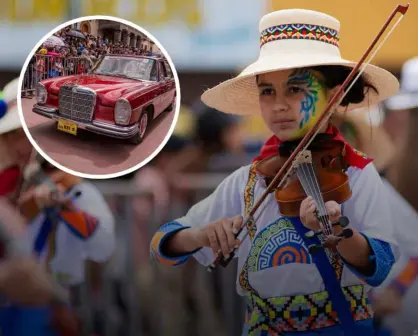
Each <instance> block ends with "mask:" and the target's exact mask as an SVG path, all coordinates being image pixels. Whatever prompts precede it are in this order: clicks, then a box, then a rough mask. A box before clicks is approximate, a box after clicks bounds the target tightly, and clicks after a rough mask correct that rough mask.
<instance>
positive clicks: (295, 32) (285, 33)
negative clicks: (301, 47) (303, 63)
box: [260, 23, 340, 48]
mask: <svg viewBox="0 0 418 336" xmlns="http://www.w3.org/2000/svg"><path fill="white" fill-rule="evenodd" d="M278 40H313V41H320V42H325V43H329V44H332V45H334V46H336V47H339V41H340V38H339V36H338V31H337V30H335V29H331V28H328V27H324V26H317V25H309V24H298V23H295V24H282V25H278V26H274V27H270V28H267V29H265V30H263V31H262V32H261V36H260V48H261V47H262V46H263V45H264V44H266V43H268V42H273V41H278Z"/></svg>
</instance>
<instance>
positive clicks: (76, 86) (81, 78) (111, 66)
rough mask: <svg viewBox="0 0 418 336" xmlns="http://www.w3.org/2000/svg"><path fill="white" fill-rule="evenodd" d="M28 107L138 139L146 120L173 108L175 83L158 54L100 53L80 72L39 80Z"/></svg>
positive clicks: (69, 127) (73, 128) (63, 123)
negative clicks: (85, 71)
mask: <svg viewBox="0 0 418 336" xmlns="http://www.w3.org/2000/svg"><path fill="white" fill-rule="evenodd" d="M36 100H37V104H35V105H34V106H33V112H35V113H38V114H40V115H42V116H45V117H47V118H51V119H54V120H56V121H57V128H58V130H60V131H63V132H67V133H70V134H73V135H77V130H78V129H84V130H87V131H91V132H95V133H99V134H103V135H107V136H110V137H115V138H120V139H129V140H130V141H131V142H133V143H134V144H139V143H140V142H141V141H142V140H143V138H144V136H145V134H146V130H147V129H148V127H149V125H150V123H151V122H152V121H153V120H154V119H155V118H156V117H157V116H158V115H160V114H161V113H163V112H165V111H173V109H174V106H175V100H176V85H175V81H174V76H173V73H172V71H171V68H170V65H169V64H168V62H167V61H166V60H165V59H164V58H159V57H148V56H126V55H106V56H103V57H102V58H101V59H100V60H99V61H98V62H97V63H96V64H95V65H94V67H93V68H92V70H91V71H90V72H89V73H87V74H83V75H73V76H65V77H57V78H51V79H47V80H44V81H42V82H40V83H38V84H37V86H36Z"/></svg>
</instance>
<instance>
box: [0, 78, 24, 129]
mask: <svg viewBox="0 0 418 336" xmlns="http://www.w3.org/2000/svg"><path fill="white" fill-rule="evenodd" d="M18 87H19V78H16V79H14V80H12V81H11V82H9V83H8V84H7V85H6V86H5V87H4V89H3V99H4V101H5V102H6V104H7V111H6V114H5V115H4V116H3V117H2V118H0V134H4V133H7V132H11V131H13V130H15V129H18V128H21V127H22V123H21V122H20V118H19V112H18V109H17V93H18Z"/></svg>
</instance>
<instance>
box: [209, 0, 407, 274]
mask: <svg viewBox="0 0 418 336" xmlns="http://www.w3.org/2000/svg"><path fill="white" fill-rule="evenodd" d="M408 8H409V3H408V4H406V5H400V4H399V5H397V6H396V8H395V9H394V10H393V11H392V14H391V15H390V16H389V18H388V19H387V20H386V22H385V23H384V25H383V26H382V28H381V29H380V31H379V32H378V34H377V35H376V36H375V38H374V39H373V41H372V43H371V44H370V46H369V47H368V48H367V50H366V52H365V53H364V54H363V56H362V57H361V59H360V61H359V62H358V63H357V64H356V66H355V67H354V68H353V69H352V70H351V72H350V74H349V75H348V77H347V78H346V80H345V81H344V83H343V84H342V85H341V86H340V88H339V89H338V90H337V91H336V92H335V93H334V95H333V96H332V98H331V100H330V101H329V102H328V104H327V106H326V107H325V110H324V112H323V113H322V115H321V116H320V117H319V118H318V120H317V121H316V122H315V124H314V125H313V126H312V128H311V129H310V130H309V132H308V133H307V134H306V135H305V136H304V137H303V139H302V140H301V141H300V143H299V144H298V146H297V147H296V148H295V150H294V151H293V152H292V153H291V155H290V156H289V158H288V159H287V161H286V162H285V163H284V164H283V166H282V168H281V169H280V170H279V171H278V172H277V174H276V175H275V177H274V179H273V180H272V181H271V182H270V184H269V185H268V186H267V189H266V190H265V191H264V193H263V194H262V195H261V196H260V198H259V199H258V201H257V202H256V203H255V205H254V206H253V208H252V209H251V210H250V212H249V213H248V214H247V215H246V217H245V219H244V222H243V224H242V226H241V229H240V231H239V232H238V234H237V239H238V240H240V241H241V242H243V241H244V239H245V238H246V237H247V235H248V231H247V230H245V227H246V226H247V225H248V224H249V222H250V221H252V220H253V216H254V215H255V213H256V212H257V210H258V208H259V207H260V206H261V204H262V203H263V202H264V200H265V199H266V198H267V196H268V195H269V194H270V193H271V192H272V191H273V190H274V189H276V188H279V187H280V186H281V185H282V184H283V182H284V181H285V180H286V178H287V176H288V175H289V174H290V172H291V171H292V168H293V167H294V164H295V163H294V161H295V159H296V157H297V156H298V155H299V154H300V153H301V152H302V151H304V150H306V149H307V148H308V147H309V145H310V144H311V142H312V141H313V140H314V138H315V136H316V135H317V134H318V133H319V131H320V129H321V128H322V127H323V126H324V125H325V124H326V122H327V121H328V120H329V118H330V117H331V116H332V114H333V113H334V110H333V108H334V107H335V106H339V105H340V104H341V102H342V101H343V99H344V97H345V96H346V95H347V93H348V92H349V91H350V90H351V88H352V87H353V85H354V83H355V82H356V81H357V80H358V79H359V78H360V76H361V75H362V73H363V72H364V70H365V69H366V67H367V66H368V65H369V64H370V62H371V61H372V59H373V58H374V56H375V55H376V54H377V52H378V51H379V50H380V48H381V47H382V46H383V44H384V43H385V42H386V40H387V39H388V38H389V36H390V35H391V34H392V33H393V31H394V30H395V28H396V27H397V26H398V25H399V24H400V22H401V20H402V19H403V18H404V16H405V14H406V12H407V11H408ZM398 13H399V14H401V16H400V17H399V19H398V20H397V21H396V22H395V23H394V25H393V26H392V28H391V29H390V30H389V32H388V33H387V35H386V36H385V37H384V39H383V40H382V41H381V43H380V44H379V45H378V46H377V48H376V50H375V51H374V52H373V54H372V55H371V57H370V59H369V60H368V61H367V62H366V59H367V57H369V55H370V54H371V52H372V50H373V48H374V47H375V46H376V45H377V43H378V42H379V40H380V38H381V37H382V35H383V33H384V32H385V30H386V29H387V28H388V26H389V24H390V23H391V22H392V20H393V19H394V17H395V15H396V14H398ZM363 64H364V65H363ZM361 67H362V69H361V70H360V68H361ZM359 70H360V71H359ZM357 72H358V74H357V76H356V73H357ZM354 76H356V77H355V78H354ZM353 78H354V80H353V81H352V83H351V84H350V81H351V80H352V79H353ZM349 84H350V85H349ZM346 88H347V90H346ZM236 250H237V249H236V248H234V250H233V251H232V252H231V253H230V256H229V258H224V257H223V255H222V253H218V255H217V257H216V259H215V261H214V262H213V263H212V264H211V265H209V266H208V267H207V270H208V271H209V272H211V271H212V270H214V269H215V268H216V266H217V265H218V264H219V265H221V266H222V267H226V266H228V265H229V263H230V262H231V260H232V259H233V257H234V255H235V252H236Z"/></svg>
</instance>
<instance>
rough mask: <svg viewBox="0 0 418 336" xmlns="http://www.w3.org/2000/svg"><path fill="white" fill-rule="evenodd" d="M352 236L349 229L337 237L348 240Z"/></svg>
mask: <svg viewBox="0 0 418 336" xmlns="http://www.w3.org/2000/svg"><path fill="white" fill-rule="evenodd" d="M353 235H354V232H353V230H351V229H344V230H343V232H341V233H340V234H339V235H338V236H339V237H341V238H344V239H349V238H351V237H352V236H353Z"/></svg>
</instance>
